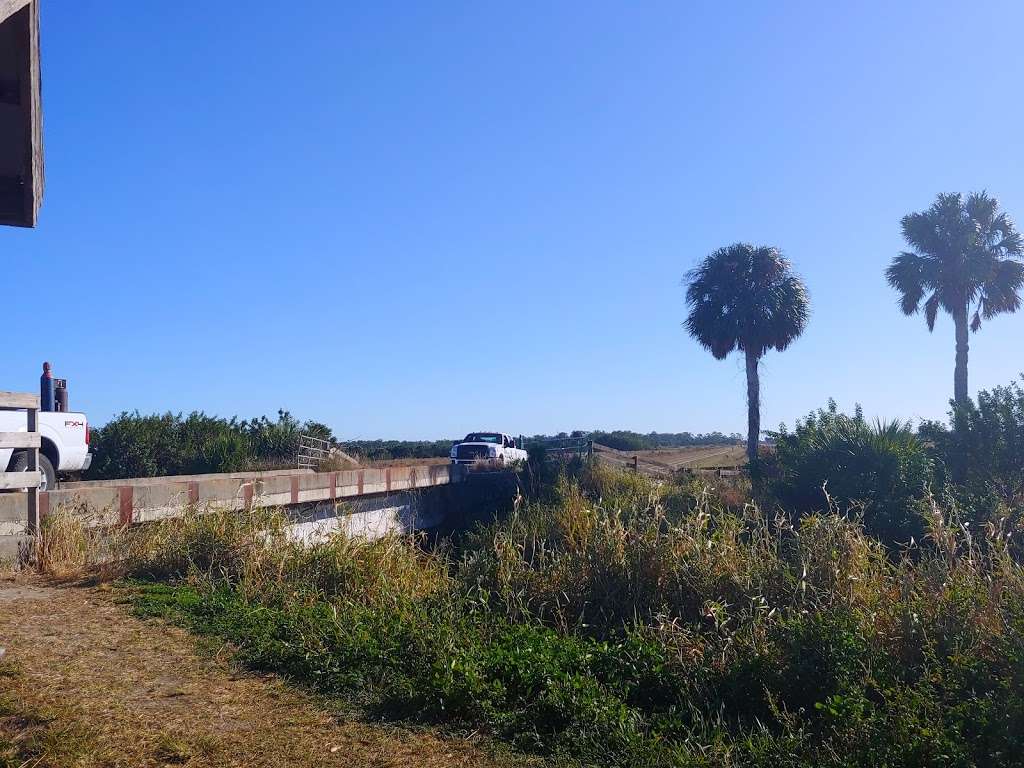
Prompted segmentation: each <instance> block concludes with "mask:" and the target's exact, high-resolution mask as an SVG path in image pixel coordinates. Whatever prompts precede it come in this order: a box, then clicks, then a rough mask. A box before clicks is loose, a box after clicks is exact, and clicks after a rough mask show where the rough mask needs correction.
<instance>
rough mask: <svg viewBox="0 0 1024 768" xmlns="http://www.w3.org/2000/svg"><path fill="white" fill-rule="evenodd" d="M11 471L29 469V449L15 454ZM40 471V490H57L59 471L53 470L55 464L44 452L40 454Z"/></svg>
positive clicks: (25, 470)
mask: <svg viewBox="0 0 1024 768" xmlns="http://www.w3.org/2000/svg"><path fill="white" fill-rule="evenodd" d="M11 471H12V472H27V471H28V451H18V452H17V453H15V454H14V460H13V461H12V463H11ZM39 472H40V477H39V490H40V491H55V490H57V473H56V472H55V471H54V470H53V464H51V463H50V460H49V459H48V458H46V457H45V456H44V455H43V454H42V453H40V454H39Z"/></svg>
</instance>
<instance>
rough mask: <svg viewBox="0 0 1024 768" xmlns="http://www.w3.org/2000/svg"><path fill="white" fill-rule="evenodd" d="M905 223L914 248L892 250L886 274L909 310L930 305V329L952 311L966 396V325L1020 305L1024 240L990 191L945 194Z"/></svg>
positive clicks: (958, 378)
mask: <svg viewBox="0 0 1024 768" xmlns="http://www.w3.org/2000/svg"><path fill="white" fill-rule="evenodd" d="M901 225H902V229H903V237H904V239H905V240H906V241H907V243H908V244H909V245H910V247H911V249H912V252H911V251H903V252H902V253H900V254H899V255H898V256H897V257H896V258H894V259H893V260H892V264H890V265H889V268H888V269H887V270H886V272H885V276H886V278H887V279H888V281H889V284H890V285H891V286H892V287H893V288H895V289H896V290H897V291H898V292H899V293H900V308H901V309H902V310H903V313H904V314H907V315H913V314H915V313H917V312H919V311H921V310H922V309H923V310H924V318H925V322H926V323H927V324H928V330H929V331H931V330H934V328H935V318H936V316H937V315H938V313H939V310H940V309H942V310H944V311H946V312H948V313H949V314H950V315H951V316H952V318H953V324H954V326H955V328H956V368H955V370H954V375H953V399H954V400H955V401H956V402H959V403H963V402H964V401H966V400H967V397H968V394H967V353H968V334H967V329H968V327H969V328H970V329H971V331H977V330H978V329H979V328H980V327H981V322H982V320H990V319H992V318H993V317H995V316H996V315H998V314H1000V313H1002V312H1015V311H1016V310H1017V309H1018V307H1020V302H1021V299H1020V293H1019V291H1020V289H1021V287H1022V286H1024V263H1021V261H1019V259H1020V258H1021V256H1022V255H1024V242H1022V240H1021V235H1020V233H1019V232H1018V231H1017V230H1016V229H1015V228H1014V225H1013V222H1012V221H1011V220H1010V218H1009V216H1007V215H1006V213H1005V212H1003V211H1000V209H999V203H998V201H997V200H996V199H995V198H992V197H989V196H988V195H987V194H986V193H985V192H975V193H973V194H971V195H968V196H967V197H966V198H962V197H961V196H960V195H959V194H941V195H939V196H938V197H937V198H936V200H935V202H934V203H933V204H932V206H931V207H930V208H929V209H928V210H927V211H923V212H921V213H911V214H908V215H907V216H904V217H903V221H902V223H901ZM972 310H973V317H971V311H972ZM969 317H970V319H968V318H969Z"/></svg>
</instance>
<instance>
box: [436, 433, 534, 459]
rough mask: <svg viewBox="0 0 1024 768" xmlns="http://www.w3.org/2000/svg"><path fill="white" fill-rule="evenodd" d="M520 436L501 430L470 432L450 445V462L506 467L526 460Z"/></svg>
mask: <svg viewBox="0 0 1024 768" xmlns="http://www.w3.org/2000/svg"><path fill="white" fill-rule="evenodd" d="M526 457H527V453H526V450H525V449H524V448H523V446H522V438H518V439H516V438H514V437H511V436H509V435H506V434H504V433H503V432H470V433H469V434H468V435H466V437H465V438H463V439H462V440H460V441H459V442H458V443H456V444H455V445H453V446H452V450H451V454H450V458H451V462H452V464H470V465H481V464H483V465H492V466H499V467H506V466H510V465H512V464H517V463H519V462H521V461H526Z"/></svg>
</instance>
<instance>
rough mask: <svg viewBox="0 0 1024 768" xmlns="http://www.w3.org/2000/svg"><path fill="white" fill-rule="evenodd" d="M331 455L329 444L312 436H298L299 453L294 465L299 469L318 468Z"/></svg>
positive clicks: (314, 469) (327, 441) (328, 441)
mask: <svg viewBox="0 0 1024 768" xmlns="http://www.w3.org/2000/svg"><path fill="white" fill-rule="evenodd" d="M330 455H331V442H330V440H324V439H323V438H319V437H314V436H313V435H299V452H298V456H296V460H295V464H296V466H297V467H298V468H299V469H312V470H313V471H314V472H315V471H316V470H318V469H319V468H320V465H321V464H323V463H324V462H325V461H326V460H327V458H328V457H329V456H330Z"/></svg>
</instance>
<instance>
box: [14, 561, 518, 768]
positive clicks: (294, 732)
mask: <svg viewBox="0 0 1024 768" xmlns="http://www.w3.org/2000/svg"><path fill="white" fill-rule="evenodd" d="M115 594H116V593H115V592H111V591H110V590H109V589H105V588H103V587H99V588H92V587H81V586H56V585H52V584H48V583H44V582H41V581H25V580H23V579H20V580H18V581H6V582H4V581H0V647H2V648H5V649H6V653H5V654H4V656H3V658H0V766H7V765H22V764H23V765H26V766H34V767H38V768H46V767H49V766H61V768H65V767H77V766H81V767H82V768H85V767H91V766H111V767H114V766H116V767H118V768H120V767H122V766H123V767H124V768H129V767H131V768H146V767H149V766H171V765H173V766H190V767H198V766H232V767H234V766H246V767H247V768H248V767H249V766H267V767H268V768H269V767H270V766H275V767H276V766H334V765H337V766H347V767H348V768H362V767H363V766H381V767H384V766H403V768H405V767H407V766H428V767H434V766H498V765H503V766H508V765H511V764H522V763H521V762H518V763H513V761H512V760H511V758H499V757H496V756H494V755H493V754H491V753H490V752H489V751H487V750H485V749H484V747H482V746H480V745H477V744H474V743H471V742H469V741H466V740H460V739H454V738H446V737H441V736H438V735H436V734H434V733H432V732H430V731H426V730H409V729H399V728H394V727H390V726H386V725H378V724H369V723H365V722H359V721H357V720H353V719H347V718H345V717H343V716H339V715H337V714H336V713H331V712H330V711H328V709H326V708H325V706H323V705H322V703H321V702H319V701H317V700H316V699H315V698H314V697H312V696H309V695H306V694H305V693H303V692H301V691H299V690H296V689H295V688H293V687H292V686H289V685H287V684H286V683H284V682H282V681H281V680H280V679H278V678H276V677H274V676H257V675H252V674H247V673H244V672H241V671H239V670H238V669H235V668H233V666H232V664H231V663H230V661H229V660H228V658H227V657H228V653H227V652H226V651H222V652H220V653H214V652H209V651H205V652H200V651H199V650H198V649H197V646H196V644H195V641H194V639H193V638H192V637H191V636H189V635H188V634H187V633H186V632H184V631H183V630H181V629H178V628H175V627H169V626H167V625H165V624H163V623H161V622H145V621H142V620H139V619H136V618H134V617H133V616H131V615H130V614H129V613H128V611H127V609H126V607H125V606H123V605H119V604H117V603H116V602H115V600H114V596H115ZM5 758H6V759H7V761H8V762H5Z"/></svg>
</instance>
